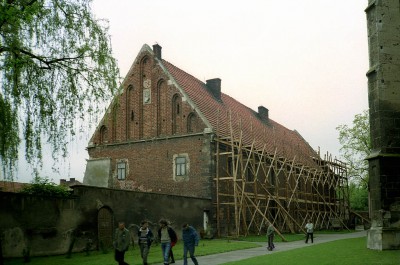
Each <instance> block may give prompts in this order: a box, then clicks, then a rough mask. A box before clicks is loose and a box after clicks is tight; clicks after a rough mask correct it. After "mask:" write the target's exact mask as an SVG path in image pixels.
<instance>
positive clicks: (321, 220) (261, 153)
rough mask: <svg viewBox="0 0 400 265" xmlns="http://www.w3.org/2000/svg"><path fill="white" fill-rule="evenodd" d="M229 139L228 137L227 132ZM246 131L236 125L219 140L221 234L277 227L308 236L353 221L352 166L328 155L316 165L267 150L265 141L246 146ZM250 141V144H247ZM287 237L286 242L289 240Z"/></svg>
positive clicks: (217, 181)
mask: <svg viewBox="0 0 400 265" xmlns="http://www.w3.org/2000/svg"><path fill="white" fill-rule="evenodd" d="M225 135H227V134H225ZM243 139H244V137H243V131H241V130H236V131H235V130H234V129H233V126H232V125H231V132H230V135H229V136H225V137H221V136H216V137H215V139H214V140H215V143H216V152H215V155H216V160H215V161H216V167H215V168H216V172H215V179H214V181H215V188H216V189H215V190H216V197H215V213H216V221H217V224H216V226H217V235H218V236H224V235H229V236H236V237H237V236H241V235H247V234H250V233H251V234H261V233H264V232H265V226H266V224H267V223H272V224H273V225H274V227H275V228H276V231H277V233H278V235H280V236H281V237H282V238H283V236H282V235H281V233H282V232H291V233H299V232H303V233H305V230H304V227H305V224H306V222H307V221H308V220H309V219H311V220H312V221H313V223H314V225H315V227H316V229H329V228H332V226H340V227H343V228H346V229H347V225H346V224H347V221H348V219H349V198H348V179H347V170H346V165H345V164H344V163H342V162H340V161H339V160H337V159H332V156H331V155H329V154H326V155H325V156H324V159H321V158H320V157H321V155H320V154H319V153H318V157H312V158H311V160H312V161H313V162H314V163H313V164H314V165H315V166H310V165H305V164H304V163H301V159H297V158H296V157H293V158H292V159H289V158H287V157H283V156H280V155H278V154H279V152H278V150H277V149H275V152H273V153H269V152H267V151H266V150H267V148H266V144H265V143H256V142H255V140H253V142H252V143H251V144H245V142H246V141H244V140H243ZM247 142H249V141H247ZM283 239H284V238H283Z"/></svg>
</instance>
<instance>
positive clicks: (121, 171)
mask: <svg viewBox="0 0 400 265" xmlns="http://www.w3.org/2000/svg"><path fill="white" fill-rule="evenodd" d="M117 178H118V179H119V180H124V179H125V178H126V163H125V162H118V164H117Z"/></svg>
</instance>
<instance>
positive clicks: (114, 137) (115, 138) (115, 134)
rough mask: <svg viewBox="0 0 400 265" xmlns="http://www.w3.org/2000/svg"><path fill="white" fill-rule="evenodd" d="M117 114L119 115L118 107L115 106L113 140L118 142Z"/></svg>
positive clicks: (113, 109) (113, 112)
mask: <svg viewBox="0 0 400 265" xmlns="http://www.w3.org/2000/svg"><path fill="white" fill-rule="evenodd" d="M117 113H118V105H117V104H115V105H114V106H113V108H112V116H111V117H112V138H113V140H114V141H115V140H117Z"/></svg>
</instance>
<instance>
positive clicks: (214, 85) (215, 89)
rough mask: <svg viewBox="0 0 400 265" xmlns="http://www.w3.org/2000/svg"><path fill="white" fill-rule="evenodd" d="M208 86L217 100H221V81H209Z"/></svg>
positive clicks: (216, 79)
mask: <svg viewBox="0 0 400 265" xmlns="http://www.w3.org/2000/svg"><path fill="white" fill-rule="evenodd" d="M206 86H207V89H208V91H210V92H211V93H212V94H213V96H214V97H215V98H216V99H217V100H221V79H219V78H214V79H209V80H207V81H206Z"/></svg>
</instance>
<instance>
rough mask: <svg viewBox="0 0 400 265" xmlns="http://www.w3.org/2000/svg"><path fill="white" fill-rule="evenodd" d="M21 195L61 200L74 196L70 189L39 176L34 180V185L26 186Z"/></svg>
mask: <svg viewBox="0 0 400 265" xmlns="http://www.w3.org/2000/svg"><path fill="white" fill-rule="evenodd" d="M21 193H25V194H30V195H38V196H49V197H59V198H68V197H71V194H72V193H71V191H70V190H69V188H68V187H66V186H62V185H56V184H55V183H53V182H51V181H49V179H47V178H41V177H38V176H36V177H35V178H34V179H33V181H32V184H30V185H27V186H25V187H24V188H23V189H22V190H21Z"/></svg>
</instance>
